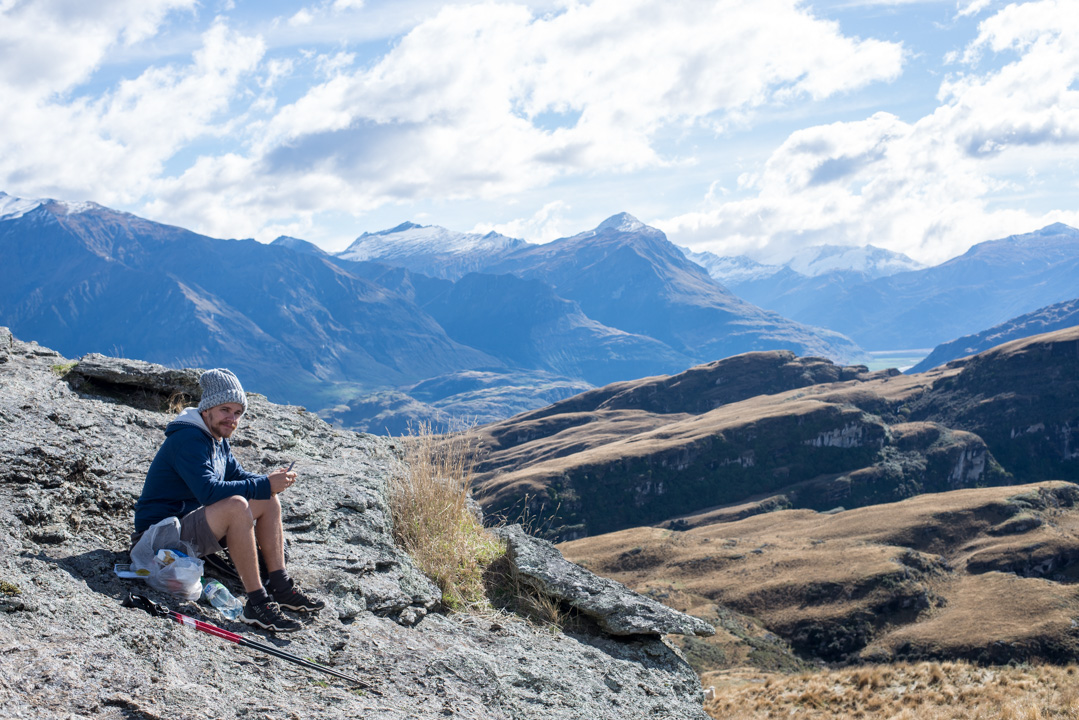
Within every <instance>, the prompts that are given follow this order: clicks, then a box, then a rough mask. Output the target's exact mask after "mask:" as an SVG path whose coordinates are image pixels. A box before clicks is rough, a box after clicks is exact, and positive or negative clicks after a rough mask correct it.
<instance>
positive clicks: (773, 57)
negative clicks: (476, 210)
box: [158, 0, 903, 227]
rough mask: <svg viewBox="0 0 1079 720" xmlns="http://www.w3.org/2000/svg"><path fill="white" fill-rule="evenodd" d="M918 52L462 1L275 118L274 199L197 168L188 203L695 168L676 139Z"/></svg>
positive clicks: (811, 21) (270, 141)
mask: <svg viewBox="0 0 1079 720" xmlns="http://www.w3.org/2000/svg"><path fill="white" fill-rule="evenodd" d="M320 7H321V6H320ZM902 56H903V50H902V47H901V46H900V45H898V44H894V43H886V42H881V41H876V40H855V39H851V38H849V37H846V36H844V35H843V34H842V33H841V31H840V29H839V27H838V26H837V25H836V24H835V23H832V22H828V21H823V20H820V19H817V18H815V17H813V16H812V15H811V14H810V12H809V11H808V10H805V9H803V8H802V7H801V6H800V5H799V4H798V3H797V2H795V1H794V0H761V2H757V3H753V4H748V3H744V2H736V1H734V0H727V1H725V2H716V3H708V4H705V5H702V4H701V3H699V2H694V1H692V0H681V1H671V0H668V1H667V2H658V1H657V0H618V1H615V0H596V1H595V2H592V3H588V4H585V3H579V2H568V3H566V4H565V7H564V9H563V10H562V11H560V12H556V13H553V14H549V15H542V16H536V15H534V14H533V13H532V12H531V11H529V9H528V8H526V7H523V6H518V5H507V4H501V3H484V4H480V5H461V6H455V5H450V6H446V7H444V8H442V9H441V11H440V12H438V14H436V15H435V16H433V17H431V18H430V19H428V20H427V21H425V22H422V23H420V24H419V25H418V26H416V27H415V28H414V29H413V30H412V31H411V32H409V33H408V34H407V35H405V36H404V37H403V38H401V40H400V41H399V42H398V43H397V44H396V45H395V47H394V48H393V49H392V50H391V51H390V52H389V53H388V54H386V55H385V56H384V57H382V58H381V59H380V60H379V61H378V62H376V63H374V64H372V65H369V66H364V67H361V68H359V69H354V70H350V69H349V65H350V64H351V63H352V61H353V58H352V56H350V55H347V54H343V55H341V56H338V58H339V60H340V62H337V63H331V65H330V66H328V69H329V71H330V78H329V79H328V80H326V81H324V82H322V83H319V84H317V85H314V86H312V87H310V88H309V89H308V91H307V92H306V93H305V94H304V95H303V96H302V97H300V98H298V99H297V100H295V101H294V102H291V103H289V104H287V105H284V106H281V107H280V109H279V110H278V111H277V113H276V115H275V116H274V117H273V118H271V119H270V120H269V121H268V122H267V123H265V125H260V126H259V128H258V133H257V136H252V138H251V142H252V143H253V144H252V146H251V152H250V154H249V155H247V156H246V158H245V162H247V163H249V165H250V168H251V171H252V178H251V180H250V182H254V183H261V184H263V185H264V186H266V187H267V189H268V191H267V192H263V193H255V194H249V192H248V190H249V187H250V182H249V183H248V184H247V186H245V187H243V188H236V189H231V188H228V187H215V190H214V191H213V192H210V193H203V190H204V188H202V187H200V186H199V183H201V182H205V181H206V178H207V175H206V174H205V172H188V173H185V174H184V175H183V176H182V177H180V178H177V179H176V180H175V182H174V183H173V184H174V185H175V186H176V191H175V192H174V193H170V196H174V197H180V196H187V197H192V196H203V195H205V199H206V201H207V202H209V203H215V204H217V205H219V206H221V207H233V208H236V207H238V206H243V207H246V206H247V205H248V204H249V203H253V204H254V205H257V206H259V207H258V208H257V209H255V208H253V209H252V211H251V216H252V217H256V216H257V215H258V214H259V212H264V213H267V214H268V215H273V214H274V213H275V212H278V211H279V208H280V206H279V205H276V204H275V203H276V202H277V200H276V198H277V197H278V196H277V194H276V193H275V192H273V190H272V189H273V188H276V187H280V186H287V187H311V188H315V187H317V188H318V192H321V193H326V195H325V196H323V197H317V194H318V193H317V192H315V191H314V190H311V192H310V193H307V192H304V196H305V197H307V198H308V202H310V203H311V208H312V210H313V209H315V207H316V206H319V207H322V208H335V209H339V210H347V211H353V212H359V211H363V210H364V209H369V208H372V207H378V206H379V205H382V204H385V203H394V202H402V201H410V200H413V199H419V198H441V199H449V200H453V199H461V198H486V199H491V198H497V197H506V196H508V195H512V194H514V193H518V192H521V191H523V190H526V189H529V188H535V187H540V186H543V185H545V184H547V183H550V182H551V181H553V180H554V179H556V178H558V177H561V176H566V175H573V174H583V173H591V172H597V171H602V172H611V171H615V172H631V171H633V170H636V169H640V168H644V167H662V166H664V165H666V164H669V163H671V162H673V161H675V160H677V159H676V158H668V157H665V156H664V154H663V153H662V152H661V151H660V150H658V149H657V137H658V134H659V133H661V132H662V131H664V129H667V128H673V129H678V128H684V129H693V128H700V129H705V130H707V131H708V132H714V127H715V126H716V125H717V124H722V123H724V122H726V121H727V120H729V119H731V118H735V120H736V121H737V122H744V121H745V119H746V118H748V117H751V116H752V113H753V112H754V111H755V110H756V109H757V108H762V107H775V106H777V105H781V104H783V103H790V102H796V101H798V102H802V101H806V100H815V99H821V98H825V97H828V96H831V95H835V94H837V93H844V92H848V91H851V90H854V89H857V88H859V87H862V86H864V85H865V84H867V83H871V82H877V81H888V80H891V79H893V78H894V77H896V76H897V75H898V73H899V72H900V69H901V66H902ZM319 62H321V63H323V64H325V63H326V62H328V61H327V60H326V59H325V58H323V59H322V60H320V61H319ZM260 197H261V198H265V200H263V201H261V202H260V200H259V198H260ZM293 201H294V202H295V199H294V200H293ZM161 202H163V201H159V203H158V204H159V205H160V203H161ZM185 205H187V204H186V203H185ZM305 207H306V206H305ZM244 212H246V211H244ZM301 212H302V211H301ZM206 214H207V216H210V215H213V216H214V217H218V218H221V217H224V216H226V215H227V213H224V212H219V211H213V212H211V211H209V210H207V211H206ZM215 227H216V225H215Z"/></svg>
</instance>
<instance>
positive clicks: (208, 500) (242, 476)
mask: <svg viewBox="0 0 1079 720" xmlns="http://www.w3.org/2000/svg"><path fill="white" fill-rule="evenodd" d="M233 495H240V496H242V497H245V498H247V499H248V500H269V499H270V495H271V493H270V479H269V478H268V477H267V476H266V475H256V474H254V473H249V472H247V471H246V470H244V469H243V467H241V466H240V463H239V462H238V461H237V460H236V458H235V457H233V455H232V449H231V448H230V447H229V441H228V440H225V439H224V438H222V439H221V440H219V441H215V440H214V438H213V435H211V434H210V431H209V430H208V429H207V427H206V423H204V422H203V421H202V416H201V415H200V414H199V412H198V410H196V409H195V408H187V409H186V410H184V411H183V412H182V413H180V414H179V415H178V416H177V417H176V419H175V420H173V421H172V422H170V423H169V424H168V426H167V427H166V428H165V442H164V444H163V445H162V446H161V449H160V450H158V451H157V455H155V456H154V461H153V462H152V463H150V469H149V470H148V471H147V472H146V483H145V484H144V485H143V486H142V495H141V496H140V497H139V501H138V502H137V503H135V532H143V531H145V530H146V529H147V528H149V527H150V526H151V525H153V524H155V523H157V522H160V521H161V520H164V519H165V518H167V517H172V516H176V517H181V518H182V517H183V516H184V515H186V514H187V513H189V512H191V511H192V510H195V509H196V508H198V507H199V506H200V505H212V504H214V503H215V502H217V501H218V500H224V499H225V498H227V497H232V496H233Z"/></svg>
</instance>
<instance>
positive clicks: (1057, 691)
mask: <svg viewBox="0 0 1079 720" xmlns="http://www.w3.org/2000/svg"><path fill="white" fill-rule="evenodd" d="M1075 679H1076V667H1075V666H1074V665H1072V666H1067V667H1060V666H1055V665H1041V666H1033V667H1030V666H1019V667H1010V666H1004V667H982V666H977V665H972V664H970V663H965V662H922V663H897V664H894V665H870V666H862V667H857V668H847V669H839V670H822V671H817V672H810V673H801V674H797V675H788V676H783V675H766V676H762V675H759V674H748V675H747V674H746V673H738V672H734V673H707V674H705V676H704V677H703V684H704V685H705V686H708V685H714V686H715V688H716V690H715V698H714V699H713V700H709V701H706V702H705V710H706V711H707V712H708V714H709V715H711V716H712V717H714V718H723V720H766V719H770V718H792V717H797V718H801V719H807V720H815V719H820V720H824V719H825V718H828V720H854V719H855V718H857V719H858V720H901V719H906V718H910V719H911V720H915V719H916V720H967V719H968V718H969V719H971V720H973V719H977V720H1058V719H1059V720H1075V719H1076V718H1079V690H1077V688H1076V685H1075Z"/></svg>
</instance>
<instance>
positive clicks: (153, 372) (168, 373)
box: [71, 353, 202, 399]
mask: <svg viewBox="0 0 1079 720" xmlns="http://www.w3.org/2000/svg"><path fill="white" fill-rule="evenodd" d="M71 374H72V375H74V376H76V377H79V378H84V379H86V380H90V381H93V382H99V383H108V384H109V385H119V386H122V387H130V388H135V389H140V390H149V391H150V392H153V393H157V394H160V395H165V396H169V395H173V394H176V393H182V394H184V395H187V396H188V397H189V398H191V399H198V398H199V397H201V396H202V389H201V388H200V387H199V376H201V375H202V370H196V369H192V368H184V369H182V370H174V369H172V368H167V367H165V366H164V365H157V364H156V363H149V362H145V361H143V360H129V359H127V358H114V357H108V356H106V355H101V354H99V353H90V354H89V355H83V356H82V357H81V358H79V362H78V364H77V365H75V367H74V368H72V370H71Z"/></svg>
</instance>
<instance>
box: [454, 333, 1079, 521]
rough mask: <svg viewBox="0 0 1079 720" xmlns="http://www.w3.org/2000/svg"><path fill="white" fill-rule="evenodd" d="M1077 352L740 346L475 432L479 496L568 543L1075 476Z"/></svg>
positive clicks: (1072, 348) (1046, 338) (1053, 343)
mask: <svg viewBox="0 0 1079 720" xmlns="http://www.w3.org/2000/svg"><path fill="white" fill-rule="evenodd" d="M1077 360H1079V327H1075V328H1070V329H1066V330H1062V331H1058V332H1055V333H1049V334H1046V335H1040V336H1036V337H1033V338H1028V339H1025V340H1021V341H1017V342H1015V343H1009V344H1008V345H1004V346H1001V347H1000V348H996V349H994V350H991V351H989V352H986V353H983V354H982V355H978V356H975V357H973V358H969V359H967V360H964V361H958V362H955V363H950V364H949V365H948V366H946V367H942V368H937V369H934V370H932V371H929V372H926V373H921V374H918V375H901V374H899V373H898V372H896V371H880V372H875V373H871V372H868V371H867V370H866V368H865V367H864V366H854V367H839V366H836V365H833V364H831V363H829V362H828V361H824V360H820V359H818V358H796V357H794V356H793V354H791V353H789V352H762V353H748V354H745V355H741V356H737V357H734V358H728V359H726V360H721V361H718V362H715V363H710V364H708V365H703V366H700V367H697V368H694V369H692V370H690V371H688V372H686V373H681V374H679V375H674V376H663V377H658V378H646V379H644V380H640V381H634V382H624V383H616V384H613V385H609V386H607V387H604V388H599V389H597V390H593V391H590V392H588V393H584V394H582V395H579V396H576V397H573V398H569V399H567V400H564V401H562V402H560V403H556V404H554V405H551V406H549V407H547V408H543V409H541V410H537V411H533V412H531V413H525V414H522V415H518V416H516V417H514V418H511V419H509V420H506V421H503V422H501V423H495V424H493V425H488V426H484V427H481V428H478V429H477V430H476V431H475V435H476V441H477V445H478V446H480V447H481V448H482V455H481V457H480V460H479V462H478V464H477V490H478V495H479V497H480V499H481V501H482V502H483V504H484V506H485V507H486V508H487V510H488V511H489V512H492V513H494V514H501V515H504V516H507V517H508V518H510V519H515V518H516V517H518V516H525V517H527V518H530V519H531V520H532V522H533V527H535V528H538V529H539V530H541V531H542V532H544V533H545V534H546V535H548V536H549V537H552V538H556V539H562V540H567V539H573V538H580V537H584V536H586V535H591V534H597V533H603V532H611V531H614V530H619V529H623V528H631V527H637V526H641V525H655V524H658V523H661V522H663V521H665V520H670V519H672V518H677V517H680V516H691V515H697V514H700V513H702V512H704V511H713V512H719V513H720V514H724V513H727V514H729V513H730V512H735V513H736V514H740V515H746V514H750V513H753V512H760V511H762V510H767V509H774V508H776V507H801V508H810V509H814V510H828V509H833V508H837V507H843V508H851V507H860V506H865V505H872V504H876V503H882V502H891V501H895V500H900V499H903V498H907V497H913V496H916V495H918V494H920V493H925V492H942V491H946V490H952V489H958V488H963V487H984V486H991V485H1006V484H1014V483H1020V482H1032V481H1038V480H1046V479H1058V478H1059V479H1069V480H1075V479H1079V462H1077V460H1079V453H1077V452H1076V448H1079V362H1077ZM732 508H736V510H732ZM684 522H686V523H689V522H690V521H689V520H685V521H684ZM686 526H687V525H680V526H678V527H686Z"/></svg>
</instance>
